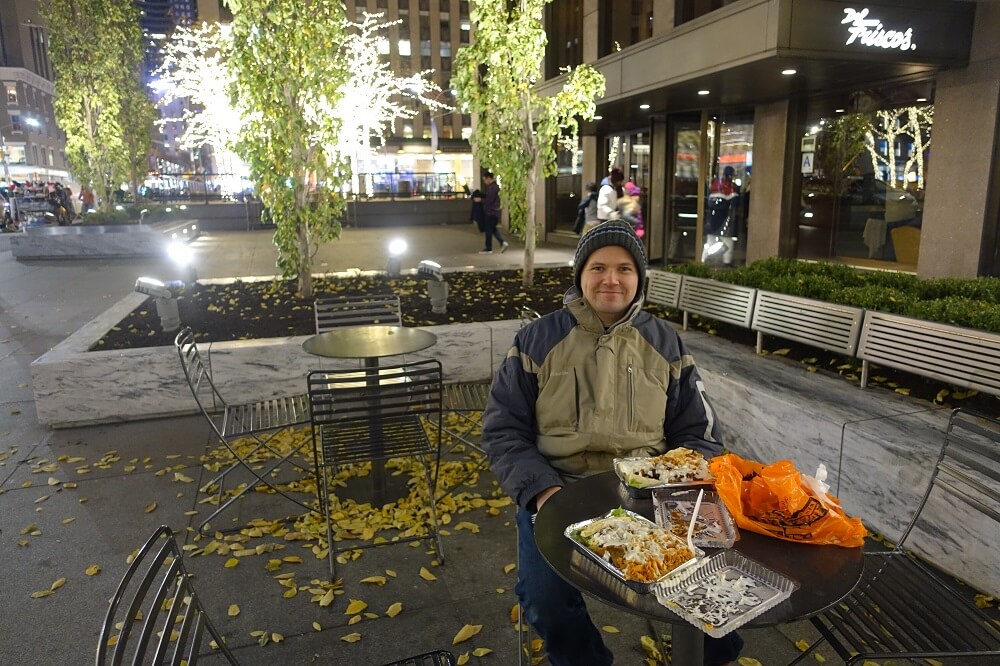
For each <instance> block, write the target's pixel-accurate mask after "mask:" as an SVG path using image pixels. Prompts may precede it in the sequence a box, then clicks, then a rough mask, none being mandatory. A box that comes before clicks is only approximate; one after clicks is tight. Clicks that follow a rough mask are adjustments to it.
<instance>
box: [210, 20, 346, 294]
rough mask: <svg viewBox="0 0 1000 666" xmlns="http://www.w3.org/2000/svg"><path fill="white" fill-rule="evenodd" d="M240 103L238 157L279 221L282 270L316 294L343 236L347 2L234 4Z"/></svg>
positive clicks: (235, 96)
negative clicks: (327, 250) (324, 253)
mask: <svg viewBox="0 0 1000 666" xmlns="http://www.w3.org/2000/svg"><path fill="white" fill-rule="evenodd" d="M228 5H229V7H230V9H232V11H233V24H232V44H231V51H230V54H229V65H230V67H231V68H232V74H233V85H232V88H231V90H230V94H231V98H232V102H233V105H234V106H235V107H237V108H239V109H240V110H241V111H242V113H243V118H242V127H241V129H240V134H239V140H238V141H237V143H236V152H237V154H239V155H240V157H241V158H242V159H243V160H244V161H245V162H246V163H247V165H248V166H249V167H250V172H251V175H252V178H253V180H254V183H255V184H256V187H257V193H258V195H259V196H260V199H261V202H262V203H263V205H264V207H265V208H266V209H267V210H268V211H269V212H270V214H271V217H272V218H273V219H274V223H275V226H276V228H277V229H276V231H275V234H274V241H275V244H276V245H277V246H278V266H279V268H281V270H282V273H283V274H284V275H285V276H286V277H297V279H298V293H299V296H301V297H302V298H312V295H313V284H312V262H313V258H314V256H315V254H316V251H317V249H318V248H319V247H320V246H321V245H322V244H323V243H325V242H327V241H329V240H332V239H334V238H339V237H340V231H341V221H340V218H341V215H342V213H343V210H344V208H345V201H344V198H343V196H342V195H341V193H340V190H341V188H342V186H343V185H344V184H345V183H346V182H348V180H349V178H350V169H349V166H348V164H347V162H346V160H345V159H344V157H343V156H342V155H341V154H340V153H339V152H338V151H337V149H336V147H337V146H339V145H340V143H341V142H340V138H339V134H340V132H341V131H342V127H343V123H342V122H341V119H340V118H338V117H337V116H336V115H334V114H333V113H330V112H329V111H330V110H331V109H334V108H336V107H337V103H338V102H339V100H340V98H341V96H342V94H343V93H342V88H343V87H344V85H345V84H346V82H347V80H348V78H349V77H350V72H349V71H348V68H347V60H346V57H345V53H344V51H345V45H346V19H345V14H344V5H343V3H341V2H327V1H326V0H296V1H295V2H287V1H286V0H228Z"/></svg>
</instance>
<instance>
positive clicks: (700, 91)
mask: <svg viewBox="0 0 1000 666" xmlns="http://www.w3.org/2000/svg"><path fill="white" fill-rule="evenodd" d="M708 93H709V91H708V90H699V91H698V94H699V95H707V94H708Z"/></svg>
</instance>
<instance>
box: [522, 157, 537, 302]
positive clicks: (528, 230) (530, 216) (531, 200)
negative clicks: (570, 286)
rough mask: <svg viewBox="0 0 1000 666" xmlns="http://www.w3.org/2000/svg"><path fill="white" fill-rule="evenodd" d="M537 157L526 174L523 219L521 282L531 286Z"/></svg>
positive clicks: (533, 268) (533, 262)
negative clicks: (522, 269) (529, 173)
mask: <svg viewBox="0 0 1000 666" xmlns="http://www.w3.org/2000/svg"><path fill="white" fill-rule="evenodd" d="M537 174H538V159H537V158H536V159H535V162H534V163H533V164H532V167H531V175H529V176H528V187H527V189H526V191H525V195H526V197H525V198H526V199H527V202H526V204H527V205H526V206H525V214H524V217H525V220H524V276H523V278H522V282H521V283H522V284H523V285H524V286H525V287H531V286H532V285H534V284H535V238H536V224H535V183H536V182H537V180H538V179H537Z"/></svg>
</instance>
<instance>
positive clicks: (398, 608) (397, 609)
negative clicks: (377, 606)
mask: <svg viewBox="0 0 1000 666" xmlns="http://www.w3.org/2000/svg"><path fill="white" fill-rule="evenodd" d="M402 610H403V604H401V603H400V602H398V601H397V602H396V603H394V604H392V605H390V606H389V608H388V609H386V611H385V614H386V615H388V616H389V617H396V616H397V615H399V614H400V613H401V612H402Z"/></svg>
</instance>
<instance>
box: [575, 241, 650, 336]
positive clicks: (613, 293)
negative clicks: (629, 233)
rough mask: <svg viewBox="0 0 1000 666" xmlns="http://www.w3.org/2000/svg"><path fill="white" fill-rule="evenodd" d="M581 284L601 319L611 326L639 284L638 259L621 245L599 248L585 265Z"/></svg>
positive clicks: (618, 317)
mask: <svg viewBox="0 0 1000 666" xmlns="http://www.w3.org/2000/svg"><path fill="white" fill-rule="evenodd" d="M580 288H581V290H582V291H583V298H584V299H585V300H586V301H587V303H588V304H590V307H592V308H593V309H594V312H596V313H597V316H598V317H600V319H601V323H603V324H604V325H605V326H610V325H611V324H613V323H615V322H616V321H618V320H619V319H621V318H622V315H624V314H625V311H626V310H628V307H629V305H630V304H631V303H632V300H633V299H634V298H635V293H636V290H637V289H638V288H639V272H638V270H636V265H635V259H633V258H632V254H631V253H630V252H629V251H628V250H626V249H625V248H623V247H621V246H620V245H606V246H604V247H602V248H598V249H597V250H595V251H594V252H593V253H592V254H591V255H590V256H589V257H588V258H587V263H585V264H584V265H583V271H582V272H581V273H580Z"/></svg>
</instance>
